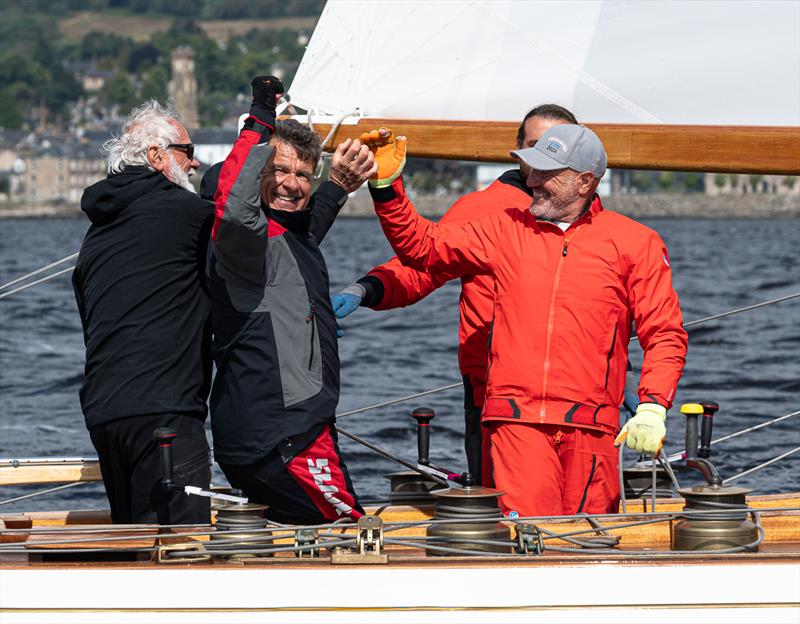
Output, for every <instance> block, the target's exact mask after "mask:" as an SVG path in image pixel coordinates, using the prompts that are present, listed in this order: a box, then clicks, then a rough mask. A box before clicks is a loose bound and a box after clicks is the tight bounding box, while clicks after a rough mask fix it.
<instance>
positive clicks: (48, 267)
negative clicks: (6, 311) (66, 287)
mask: <svg viewBox="0 0 800 624" xmlns="http://www.w3.org/2000/svg"><path fill="white" fill-rule="evenodd" d="M77 257H78V252H77V251H76V252H75V253H74V254H70V255H69V256H66V257H64V258H61V260H56V261H55V262H51V263H50V264H48V265H46V266H43V267H42V268H41V269H36V270H35V271H31V272H30V273H28V274H27V275H21V276H20V277H18V278H16V279H13V280H11V281H10V282H6V283H5V284H3V285H2V286H0V290H5V289H6V288H8V287H9V286H13V285H14V284H16V283H18V282H22V281H24V280H26V279H28V278H29V277H33V276H34V275H38V274H39V273H41V272H42V271H46V270H47V269H52V268H53V267H54V266H58V265H59V264H62V263H64V262H66V261H67V260H72V259H73V258H77Z"/></svg>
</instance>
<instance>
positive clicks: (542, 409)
mask: <svg viewBox="0 0 800 624" xmlns="http://www.w3.org/2000/svg"><path fill="white" fill-rule="evenodd" d="M582 225H583V224H581V225H579V226H578V227H576V228H575V230H574V232H573V233H572V236H571V237H568V236H567V234H566V232H565V233H564V245H563V247H562V248H561V256H559V258H558V267H557V268H556V276H555V279H554V280H553V292H552V293H551V294H550V309H549V310H548V312H547V337H546V338H545V347H544V371H543V374H542V399H541V404H540V406H539V422H540V423H543V422H545V420H546V417H547V410H546V405H547V377H548V375H549V373H550V341H551V339H552V337H553V329H554V327H555V318H554V311H555V304H556V292H557V291H558V286H559V283H560V282H561V269H562V267H563V266H564V258H566V257H567V246H568V245H569V244H570V243H571V242H572V241H573V240H574V239H575V237H576V236H577V235H578V232H580V230H581V227H582Z"/></svg>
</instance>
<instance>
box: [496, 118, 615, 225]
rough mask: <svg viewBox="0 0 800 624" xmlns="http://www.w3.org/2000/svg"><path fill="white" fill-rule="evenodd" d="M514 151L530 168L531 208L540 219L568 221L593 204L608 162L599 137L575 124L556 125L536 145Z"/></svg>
mask: <svg viewBox="0 0 800 624" xmlns="http://www.w3.org/2000/svg"><path fill="white" fill-rule="evenodd" d="M511 155H512V156H514V157H515V158H517V159H518V160H520V161H521V162H522V163H524V164H525V165H526V166H527V168H528V170H529V173H528V180H527V183H528V186H529V187H530V188H531V190H532V191H533V204H532V205H531V212H532V213H533V214H534V215H535V216H536V217H537V218H539V219H544V220H547V221H554V222H558V223H564V224H567V225H568V224H570V223H572V222H573V221H574V220H575V219H577V218H578V217H579V216H580V215H581V214H583V213H584V212H585V211H586V210H587V209H588V208H589V206H590V204H591V202H592V198H593V197H594V193H595V190H596V189H597V185H598V184H599V182H600V178H602V177H603V174H604V173H605V172H606V163H607V162H608V158H607V156H606V150H605V148H604V147H603V144H602V142H601V141H600V139H599V137H598V136H597V135H596V134H595V133H594V132H592V131H591V130H589V128H585V127H583V126H576V125H573V124H559V125H558V126H553V127H552V128H550V129H549V130H548V131H547V132H545V133H544V134H543V135H542V136H541V137H540V138H539V140H538V141H537V142H536V145H534V146H533V147H529V148H527V149H521V150H514V151H512V152H511ZM563 229H566V228H563Z"/></svg>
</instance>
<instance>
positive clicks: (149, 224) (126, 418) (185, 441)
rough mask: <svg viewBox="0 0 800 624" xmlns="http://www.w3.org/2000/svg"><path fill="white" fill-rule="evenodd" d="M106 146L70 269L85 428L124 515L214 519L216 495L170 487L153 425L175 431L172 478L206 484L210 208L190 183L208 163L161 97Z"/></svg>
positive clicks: (114, 509)
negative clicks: (81, 349) (79, 330)
mask: <svg viewBox="0 0 800 624" xmlns="http://www.w3.org/2000/svg"><path fill="white" fill-rule="evenodd" d="M105 147H106V149H107V150H108V172H109V174H108V177H107V178H106V179H105V180H102V181H100V182H98V183H96V184H94V185H93V186H90V187H89V188H87V189H86V191H85V192H84V194H83V198H82V199H81V208H82V210H83V211H84V212H85V213H86V215H87V216H88V217H89V219H90V220H91V222H92V225H91V226H90V228H89V231H88V232H87V234H86V237H85V239H84V241H83V245H82V246H81V250H80V255H79V257H78V262H77V265H76V267H75V272H74V274H73V278H72V281H73V287H74V289H75V298H76V300H77V303H78V310H79V312H80V316H81V322H82V324H83V331H84V340H85V343H86V369H85V379H84V382H83V385H82V386H81V390H80V399H81V407H82V409H83V414H84V417H85V419H86V426H87V428H88V429H89V433H90V436H91V439H92V443H93V444H94V446H95V448H96V449H97V453H98V456H99V459H100V468H101V471H102V474H103V483H104V485H105V488H106V493H107V495H108V499H109V502H110V504H111V517H112V520H113V522H114V523H141V522H158V523H160V524H187V523H208V522H209V521H210V517H209V513H210V512H209V503H208V499H207V498H201V497H197V496H186V495H185V494H183V493H182V492H179V491H173V492H167V491H164V490H163V489H162V487H161V485H160V477H161V474H160V466H159V460H158V448H157V444H156V441H155V440H154V439H153V431H154V430H155V429H157V428H159V427H171V428H173V429H175V430H176V431H177V437H176V438H175V441H174V444H173V461H174V467H175V473H174V481H175V482H176V483H178V484H181V485H194V486H199V487H201V488H208V486H209V480H210V470H209V449H208V443H207V441H206V436H205V430H204V427H203V422H204V420H205V417H206V411H207V409H206V398H207V396H208V390H209V385H210V377H211V358H210V322H209V313H210V303H209V301H208V299H207V296H206V294H205V292H204V286H203V283H202V275H203V271H204V260H205V254H206V249H207V241H208V237H209V232H210V229H211V220H212V205H211V203H210V202H208V201H205V200H203V199H201V198H200V197H198V196H197V195H196V194H195V193H194V189H193V187H192V185H191V183H190V182H189V176H190V175H191V174H192V173H193V172H194V170H195V169H197V167H198V165H199V163H198V162H197V161H196V160H194V158H193V156H194V146H193V145H192V144H191V142H190V139H189V134H188V133H187V131H186V129H185V128H184V127H183V126H182V125H181V124H180V123H179V122H178V121H177V118H176V115H175V113H174V112H173V111H171V110H170V109H168V108H164V107H162V106H161V105H159V104H158V102H156V101H154V100H152V101H150V102H148V103H146V104H144V105H142V106H141V107H139V108H137V109H135V110H133V111H132V112H131V114H130V115H129V117H128V119H127V121H126V122H125V125H124V126H123V128H122V135H121V136H120V137H119V138H114V139H112V140H111V141H109V142H108V143H107V144H106V146H105Z"/></svg>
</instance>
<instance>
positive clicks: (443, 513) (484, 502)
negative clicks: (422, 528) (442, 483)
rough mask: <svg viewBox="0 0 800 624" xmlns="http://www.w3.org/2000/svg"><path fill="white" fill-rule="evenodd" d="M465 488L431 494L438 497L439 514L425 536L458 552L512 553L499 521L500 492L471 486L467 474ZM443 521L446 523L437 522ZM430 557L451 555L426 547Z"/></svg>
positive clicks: (505, 531)
mask: <svg viewBox="0 0 800 624" xmlns="http://www.w3.org/2000/svg"><path fill="white" fill-rule="evenodd" d="M464 482H465V483H464V487H463V488H450V489H447V490H436V491H434V492H431V494H432V495H433V496H435V497H436V499H437V502H436V514H435V515H434V523H433V524H431V525H430V526H429V527H428V529H427V531H426V535H427V536H428V538H433V539H434V540H435V541H434V542H433V544H434V545H436V546H446V547H448V548H453V549H457V550H476V551H480V552H489V553H493V552H496V553H510V552H512V547H511V543H510V542H509V540H510V537H511V533H510V530H509V528H508V527H507V526H506V525H504V524H503V523H502V522H499V521H498V518H499V517H501V515H502V513H501V511H500V506H499V502H498V497H500V496H502V495H503V494H505V492H502V491H500V490H495V489H492V488H487V487H482V486H479V485H473V484H472V478H471V476H470V475H469V474H467V475H465V478H464ZM436 520H444V521H446V522H436ZM482 540H492V541H495V542H497V541H503V542H508V543H507V544H505V545H503V544H486V543H482ZM425 551H426V553H427V554H428V555H450V554H456V553H448V552H445V551H441V550H435V549H430V548H426V549H425Z"/></svg>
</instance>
